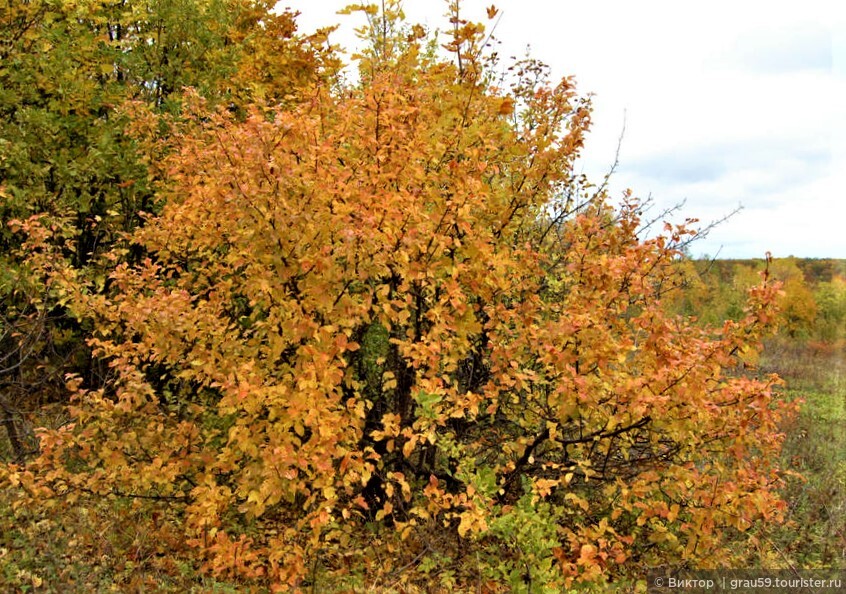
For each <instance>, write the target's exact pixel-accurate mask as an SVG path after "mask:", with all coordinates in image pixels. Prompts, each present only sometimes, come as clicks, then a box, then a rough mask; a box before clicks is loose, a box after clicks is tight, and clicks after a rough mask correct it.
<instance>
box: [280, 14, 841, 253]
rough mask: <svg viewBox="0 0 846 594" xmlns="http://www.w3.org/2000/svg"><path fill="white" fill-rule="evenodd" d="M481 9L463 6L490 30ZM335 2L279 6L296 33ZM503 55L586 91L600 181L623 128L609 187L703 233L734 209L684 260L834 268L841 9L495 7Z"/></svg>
mask: <svg viewBox="0 0 846 594" xmlns="http://www.w3.org/2000/svg"><path fill="white" fill-rule="evenodd" d="M491 2H492V0H485V1H484V2H482V1H476V0H465V1H464V3H463V10H465V11H466V16H467V17H468V18H470V19H472V20H476V21H480V22H484V23H490V22H491V21H488V20H487V18H486V17H485V7H486V6H489V5H490V4H491ZM348 3H349V2H348V1H347V0H282V1H281V2H280V3H279V5H278V6H279V7H280V8H281V7H285V6H289V7H291V8H293V9H295V10H298V11H300V12H301V13H302V14H301V16H300V19H299V22H300V29H301V30H302V31H303V32H310V31H312V30H314V29H315V28H316V27H318V26H324V25H328V24H340V25H341V28H342V29H341V31H339V32H338V33H336V34H335V36H334V37H333V38H332V41H333V42H335V43H340V44H341V45H343V46H345V47H349V46H351V45H353V44H354V43H355V37H354V35H353V34H352V29H353V28H354V27H356V26H360V25H361V24H362V17H361V16H360V15H357V16H355V17H348V16H339V15H337V14H335V13H336V11H337V10H338V9H339V8H341V7H343V6H344V5H346V4H348ZM494 4H496V6H497V7H498V8H499V9H500V10H501V17H500V20H499V23H498V25H497V28H496V31H495V32H494V36H495V37H496V38H497V39H498V40H499V41H500V42H501V45H500V46H499V48H498V51H499V52H500V54H501V55H503V56H506V57H507V56H510V55H517V56H520V57H522V56H524V55H525V52H526V47H527V46H530V47H531V53H532V56H533V57H536V58H539V59H541V60H543V61H544V62H546V63H548V64H549V65H550V66H551V67H552V70H553V75H554V76H555V77H561V76H565V75H575V76H576V79H577V82H578V87H579V89H580V90H581V92H583V93H592V94H593V95H594V116H593V121H594V126H593V129H592V132H591V134H590V136H589V138H588V146H587V148H586V150H585V153H584V159H583V161H582V163H581V164H580V165H579V167H580V168H583V169H584V171H585V172H586V173H588V174H589V175H590V176H591V177H592V178H593V179H595V180H600V179H601V177H602V175H603V174H604V172H605V171H607V169H608V168H609V167H610V165H611V164H612V163H613V161H614V154H615V149H616V145H617V139H618V137H619V136H620V133H621V131H622V129H623V122H624V120H625V134H624V138H623V143H622V148H621V150H620V164H619V167H618V169H617V173H616V175H615V176H614V178H613V179H612V182H611V185H610V187H611V189H612V192H613V193H614V194H615V195H619V194H620V193H621V192H622V190H623V189H625V188H631V189H632V190H633V191H634V193H635V194H636V195H638V196H641V197H646V196H651V197H652V199H653V200H654V202H655V205H656V206H655V209H656V210H659V209H663V208H666V207H669V206H672V205H674V204H677V203H680V202H682V201H685V206H684V209H683V210H682V211H681V213H679V214H677V215H676V220H678V221H681V220H683V219H684V218H686V217H696V218H698V219H700V220H701V221H702V222H703V223H707V222H709V221H712V220H716V219H720V218H722V217H723V216H725V215H727V214H729V213H730V212H731V211H733V210H734V209H735V208H736V207H737V206H738V205H741V206H742V207H743V210H742V211H741V212H740V213H739V214H737V215H735V216H734V217H732V218H731V219H730V220H729V221H727V222H725V223H723V224H722V225H720V226H718V227H717V228H716V229H715V230H714V231H712V232H711V234H710V235H709V236H708V237H707V238H705V239H702V240H700V241H699V242H697V243H695V244H694V245H693V247H692V252H693V255H695V256H699V255H703V254H709V255H712V256H713V255H715V254H718V253H719V256H720V257H723V258H750V257H751V258H759V257H763V256H764V254H765V252H767V251H770V252H772V254H773V255H774V256H776V257H783V256H789V255H795V256H799V257H835V258H846V2H843V0H802V1H801V2H800V1H796V0H792V1H790V2H785V1H782V0H708V1H707V2H679V1H678V0H637V1H632V0H592V1H590V2H583V1H579V2H576V1H574V0H499V1H495V0H494ZM403 6H404V10H405V12H406V14H407V16H408V18H409V20H411V21H413V22H420V23H423V24H426V25H428V26H430V27H431V28H438V27H440V28H443V27H444V25H445V24H446V19H445V18H444V17H443V13H444V12H445V6H446V3H445V2H442V1H440V0H406V1H405V2H404V5H403Z"/></svg>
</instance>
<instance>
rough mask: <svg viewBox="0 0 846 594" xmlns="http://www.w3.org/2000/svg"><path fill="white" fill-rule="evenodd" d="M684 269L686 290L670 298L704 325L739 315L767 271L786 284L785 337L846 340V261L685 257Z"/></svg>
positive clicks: (781, 329) (782, 326) (678, 308)
mask: <svg viewBox="0 0 846 594" xmlns="http://www.w3.org/2000/svg"><path fill="white" fill-rule="evenodd" d="M679 267H680V274H681V286H682V287H683V289H682V290H681V291H678V292H676V293H675V295H672V296H670V298H669V299H668V300H667V306H668V307H669V308H670V309H671V311H674V312H675V313H678V314H682V315H690V316H695V317H696V318H698V319H699V320H700V321H701V322H702V323H703V324H718V323H719V322H720V321H722V320H726V319H738V318H739V317H740V316H741V315H742V314H743V311H744V307H745V304H746V292H747V291H748V290H749V289H750V288H751V287H752V286H754V285H755V284H757V283H758V282H759V281H760V279H761V275H762V274H763V273H764V272H765V271H766V272H767V273H768V275H769V277H770V278H771V279H774V280H777V281H779V282H781V283H782V291H783V295H782V297H781V300H780V306H781V314H780V315H781V320H780V325H779V334H780V335H782V336H786V337H788V338H793V339H809V340H821V341H825V342H835V341H840V340H843V339H844V338H846V260H840V259H833V258H822V259H815V258H814V259H812V258H794V257H789V258H776V259H773V260H771V261H770V262H769V263H768V262H767V261H766V260H764V259H745V260H713V259H710V260H708V259H702V260H685V261H682V262H680V264H679Z"/></svg>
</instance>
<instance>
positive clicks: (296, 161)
mask: <svg viewBox="0 0 846 594" xmlns="http://www.w3.org/2000/svg"><path fill="white" fill-rule="evenodd" d="M387 5H388V6H387V10H386V11H385V12H384V13H380V12H378V11H376V10H375V9H372V8H368V7H359V9H360V10H364V11H365V12H366V13H367V14H368V15H370V17H371V18H370V23H371V25H370V28H368V29H367V30H366V31H365V35H366V36H367V37H368V38H369V39H371V40H372V42H373V45H372V46H371V47H370V49H369V50H368V51H365V52H364V53H363V55H362V57H361V59H360V62H359V68H360V71H361V73H362V75H361V77H360V83H359V84H357V85H353V86H348V87H346V88H343V89H338V87H337V86H336V85H332V84H329V83H327V82H325V81H321V80H317V81H315V82H314V84H313V86H311V87H310V88H309V89H308V92H305V93H304V94H303V96H304V97H307V100H305V101H303V102H301V103H297V104H293V105H283V106H279V107H275V106H273V105H270V104H267V103H262V104H259V105H257V106H255V107H252V108H249V109H248V110H247V111H246V115H245V117H243V118H241V117H239V116H238V115H237V114H233V113H232V112H231V111H229V110H227V109H225V107H224V108H214V107H209V106H207V104H205V103H204V102H203V101H202V99H201V98H199V97H198V98H195V100H194V103H193V104H192V105H191V106H190V107H189V109H188V110H187V111H186V113H188V112H190V113H194V114H196V116H195V120H194V125H192V126H188V127H186V128H185V129H183V130H182V131H181V132H179V133H178V134H177V136H176V137H175V138H174V146H175V147H176V148H175V152H174V153H173V154H172V155H171V156H170V157H169V158H168V159H167V162H166V170H167V172H168V178H167V182H168V183H167V184H165V185H163V186H162V189H161V193H160V194H159V196H158V199H161V200H163V201H164V202H165V206H164V208H163V210H162V212H161V214H159V215H158V216H155V217H151V218H150V220H149V221H148V223H147V224H146V225H145V226H143V227H142V228H140V229H137V230H136V231H135V232H134V234H133V235H132V242H134V245H136V246H138V247H139V248H140V251H141V252H142V253H144V254H146V257H145V258H144V259H143V260H142V261H138V262H126V261H122V256H121V254H120V253H114V254H113V255H112V256H111V257H113V259H114V260H115V261H116V262H118V265H117V266H116V267H115V269H114V271H113V272H112V273H111V274H110V276H109V278H108V282H107V284H108V287H107V289H106V290H105V291H96V290H92V288H91V287H92V286H91V284H90V283H87V281H86V279H85V278H84V277H82V276H81V275H78V274H75V273H74V272H73V270H72V269H71V268H70V267H68V266H67V265H66V264H65V263H63V260H62V258H60V257H58V256H57V252H56V250H55V249H54V248H51V245H53V244H52V243H51V239H50V238H51V236H52V233H53V230H52V229H51V228H49V227H48V226H45V225H44V224H43V223H42V221H41V219H39V218H38V217H33V218H30V219H28V220H24V221H21V222H20V223H19V227H20V229H21V231H22V232H25V233H26V234H27V236H28V240H27V241H28V243H27V248H28V249H29V251H30V253H31V258H30V260H29V265H30V266H32V267H34V268H36V269H38V270H42V271H44V272H45V274H46V277H47V278H48V279H49V281H48V285H49V287H50V290H51V291H52V292H53V294H55V295H57V296H58V298H61V299H62V300H63V301H64V302H66V303H67V307H68V308H69V309H70V310H71V311H72V312H73V313H74V315H75V316H77V317H78V318H79V319H80V320H86V321H87V323H90V324H92V327H93V329H94V330H93V333H92V338H91V339H90V345H91V347H92V348H93V349H94V351H95V352H96V354H97V356H98V357H100V358H101V360H102V361H103V362H104V363H107V364H108V367H109V369H110V375H111V377H110V380H109V381H108V383H107V384H106V385H105V386H89V385H87V384H86V381H85V380H84V378H74V379H73V380H72V381H71V382H70V387H71V390H72V391H73V402H72V407H71V412H72V419H73V423H72V424H69V425H67V426H65V427H63V428H61V429H59V430H54V431H44V432H43V433H42V434H41V447H42V453H41V456H40V457H39V458H38V459H37V460H35V461H34V462H32V463H31V464H30V465H28V466H25V467H17V466H12V467H9V468H8V469H7V470H6V478H7V481H9V482H10V483H11V484H13V485H19V486H21V487H22V488H23V489H24V490H25V491H26V492H27V493H29V494H30V496H31V497H32V499H33V500H34V501H35V502H39V501H52V502H54V505H72V504H74V503H76V502H79V501H81V500H83V499H84V498H87V497H91V496H94V497H112V498H127V497H131V498H134V499H136V500H143V501H147V502H148V504H149V505H150V506H155V507H157V508H159V509H169V510H177V512H178V513H177V514H171V515H167V516H166V517H167V518H168V521H169V522H172V523H173V525H175V526H176V527H177V529H178V532H179V533H180V534H184V535H185V539H186V543H187V544H189V545H190V546H192V547H193V548H194V550H195V551H196V556H197V557H198V558H200V559H203V560H204V561H205V563H206V568H207V569H208V570H209V571H211V572H213V573H216V574H218V575H232V576H239V577H240V578H241V579H246V580H257V581H259V582H263V583H268V584H272V585H273V586H274V587H275V588H276V589H277V590H279V591H287V590H289V589H290V590H296V589H297V588H305V587H306V586H309V585H310V586H311V587H312V588H313V589H314V588H317V589H319V588H320V585H321V582H320V580H330V579H338V580H341V579H352V577H354V576H356V575H358V576H359V578H361V577H362V576H367V577H368V578H369V579H377V577H378V576H381V578H382V579H389V580H391V582H390V583H400V582H404V583H409V584H410V583H412V582H414V581H415V580H419V581H420V582H421V583H425V582H426V581H427V580H429V579H430V575H429V574H428V573H427V572H429V571H431V569H432V567H434V566H436V565H437V566H440V567H448V568H451V570H452V571H453V572H452V573H450V574H448V575H449V576H451V577H450V578H449V579H451V580H453V581H452V582H451V584H450V585H449V587H450V588H451V589H453V590H461V589H463V588H464V589H466V588H471V587H472V588H473V591H476V588H477V587H478V584H481V583H484V584H485V587H486V588H488V589H489V590H491V591H496V589H497V588H500V589H501V590H504V589H505V588H509V589H510V590H512V591H532V592H535V591H558V590H556V588H558V589H560V588H561V587H563V586H566V585H570V584H573V583H574V582H576V581H596V580H602V579H613V578H614V577H615V576H619V575H621V574H626V573H628V572H631V571H633V570H635V569H637V570H640V569H641V568H642V567H644V566H649V565H652V564H658V563H668V562H680V561H683V562H686V563H690V564H695V565H704V566H713V565H718V564H722V563H727V562H730V556H729V553H728V551H727V549H726V548H725V547H724V546H723V544H724V542H725V541H726V539H727V538H729V537H732V538H736V537H737V535H738V534H743V533H747V534H754V530H751V529H752V528H754V527H756V526H757V525H758V522H759V521H760V520H766V521H774V520H777V519H778V518H779V516H780V510H781V508H782V503H781V502H780V501H779V499H778V496H777V494H776V492H775V488H776V487H777V486H778V484H779V474H778V468H776V467H775V466H774V461H775V460H776V459H777V457H776V456H774V453H776V452H777V451H778V449H779V446H780V441H781V437H780V433H779V421H780V419H781V417H782V415H783V414H784V413H785V412H786V409H785V405H784V404H782V403H780V402H779V401H778V400H777V399H776V398H775V397H774V393H773V386H774V384H775V383H776V382H777V379H775V378H767V379H764V380H760V381H759V380H752V379H748V378H744V377H735V376H733V375H731V374H730V373H728V372H727V371H726V370H727V369H732V368H734V367H735V364H736V358H737V356H738V354H739V353H740V352H741V351H742V350H744V349H746V348H755V347H756V345H757V343H758V340H759V339H760V336H761V333H762V332H763V331H764V330H765V328H766V327H767V325H768V323H769V322H770V320H771V318H772V316H773V312H772V305H773V300H774V298H775V296H776V291H777V288H776V287H774V286H773V285H771V284H768V283H764V284H761V285H759V286H757V287H755V288H753V289H752V290H751V291H750V292H749V300H748V304H747V306H746V309H745V312H744V315H743V316H742V318H741V319H739V320H738V321H729V322H726V323H725V324H724V325H721V326H718V327H707V328H702V327H699V326H696V325H694V324H692V323H690V322H689V321H688V320H687V319H685V318H683V317H680V316H671V315H668V314H667V313H666V312H665V310H664V309H663V308H662V307H661V296H662V295H663V294H664V293H665V292H666V291H667V290H670V289H671V287H672V286H674V284H675V283H676V282H677V280H678V279H677V277H676V269H675V268H674V266H673V263H674V260H675V258H676V257H677V255H678V252H677V250H676V249H675V247H676V246H677V245H678V243H679V242H680V241H682V240H684V239H685V238H686V237H687V236H688V234H689V233H690V231H688V230H687V229H686V228H684V227H674V226H669V225H668V227H667V231H666V235H665V236H662V237H657V238H653V239H642V238H640V237H638V228H639V210H640V207H639V204H638V202H637V201H636V200H634V199H633V198H631V197H627V198H625V200H624V201H623V203H622V205H621V206H619V207H614V206H612V204H611V202H610V201H609V199H608V198H607V197H606V196H605V194H604V193H603V192H600V191H598V190H597V189H596V188H593V187H591V186H590V185H589V184H588V183H587V181H586V180H584V179H583V178H581V177H580V176H577V175H576V174H575V173H574V163H575V160H576V159H577V158H578V155H579V151H580V149H581V147H582V144H583V142H584V137H585V133H586V131H587V130H588V127H589V124H590V111H589V107H590V106H589V103H588V102H587V101H586V100H584V99H582V98H580V97H579V96H578V94H577V93H576V91H575V89H574V85H573V81H572V80H571V79H564V80H562V81H561V82H559V83H556V84H551V83H550V82H549V80H548V78H547V77H546V70H545V68H544V67H542V66H541V65H540V64H538V63H536V62H533V61H524V62H518V63H516V64H515V65H514V66H513V67H512V68H511V70H510V71H509V72H510V78H509V79H508V81H507V82H505V83H501V84H497V83H496V77H495V76H494V72H495V69H494V66H493V64H492V63H491V59H490V58H486V57H485V55H486V54H485V51H484V47H483V46H484V41H485V34H484V29H483V27H482V26H481V25H479V24H475V23H471V22H467V21H465V20H463V19H462V18H461V17H460V14H459V13H458V6H457V3H456V4H453V5H452V22H451V25H452V27H451V29H450V31H451V32H450V37H449V40H448V43H447V44H446V46H445V48H446V52H447V55H446V57H444V55H443V52H440V51H438V50H437V49H435V48H433V47H432V45H431V44H428V43H427V40H426V34H425V31H423V30H422V28H420V27H419V26H415V27H406V26H404V25H403V22H402V19H401V15H400V13H399V10H398V8H397V3H394V2H388V3H387ZM374 27H379V29H378V30H377V29H374ZM186 117H187V116H186ZM162 529H163V528H162ZM386 554H387V555H388V557H389V558H391V556H392V557H393V560H391V561H389V562H385V560H384V556H385V555H386ZM471 554H472V559H473V562H472V563H469V562H466V561H465V559H467V558H469V557H468V555H471ZM377 558H381V559H382V560H381V561H380V562H378V563H377V562H376V559H377ZM317 567H319V568H320V571H318V570H317V569H316V568H317ZM441 577H443V575H442V576H441ZM444 579H446V578H444Z"/></svg>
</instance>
